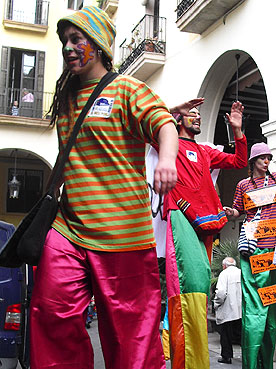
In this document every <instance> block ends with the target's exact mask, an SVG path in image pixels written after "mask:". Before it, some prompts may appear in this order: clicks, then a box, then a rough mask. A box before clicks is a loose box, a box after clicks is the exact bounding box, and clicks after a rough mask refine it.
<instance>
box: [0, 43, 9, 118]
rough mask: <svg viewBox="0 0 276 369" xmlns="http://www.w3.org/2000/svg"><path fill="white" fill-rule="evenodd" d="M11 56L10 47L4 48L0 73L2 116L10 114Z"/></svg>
mask: <svg viewBox="0 0 276 369" xmlns="http://www.w3.org/2000/svg"><path fill="white" fill-rule="evenodd" d="M10 55H11V49H10V47H8V46H2V52H1V71H0V114H8V113H9V97H8V96H9V94H8V70H9V65H10Z"/></svg>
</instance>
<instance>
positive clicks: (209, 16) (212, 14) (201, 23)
mask: <svg viewBox="0 0 276 369" xmlns="http://www.w3.org/2000/svg"><path fill="white" fill-rule="evenodd" d="M244 1H245V0H224V1H221V0H182V1H180V0H178V4H177V9H176V12H177V21H176V25H177V27H178V28H179V29H180V31H182V32H191V33H197V34H202V33H203V32H204V31H206V30H207V29H208V28H209V27H210V26H211V25H212V24H214V23H215V22H216V21H217V20H219V19H220V18H221V17H223V16H225V15H226V14H227V13H229V12H230V11H231V10H234V9H235V8H236V7H237V6H239V5H240V4H241V3H243V2H244Z"/></svg>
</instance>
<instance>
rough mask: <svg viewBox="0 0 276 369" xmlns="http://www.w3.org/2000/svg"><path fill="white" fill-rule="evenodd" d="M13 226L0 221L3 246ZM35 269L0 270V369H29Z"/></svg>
mask: <svg viewBox="0 0 276 369" xmlns="http://www.w3.org/2000/svg"><path fill="white" fill-rule="evenodd" d="M14 230H15V227H14V225H13V224H9V223H6V222H2V221H0V246H2V245H3V244H4V243H5V242H6V241H7V240H8V238H9V237H10V236H11V235H12V233H13V232H14ZM32 286H33V268H32V267H30V266H27V265H26V264H24V265H23V266H22V267H20V268H3V267H0V368H1V369H15V368H16V367H17V364H18V360H19V361H20V364H21V367H22V368H23V369H25V368H26V369H27V368H28V367H29V324H28V318H29V315H28V313H29V302H30V296H31V290H32Z"/></svg>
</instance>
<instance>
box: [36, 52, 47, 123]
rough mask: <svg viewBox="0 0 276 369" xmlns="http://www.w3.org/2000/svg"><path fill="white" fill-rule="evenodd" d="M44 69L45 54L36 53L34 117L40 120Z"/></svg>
mask: <svg viewBox="0 0 276 369" xmlns="http://www.w3.org/2000/svg"><path fill="white" fill-rule="evenodd" d="M44 67H45V52H44V51H37V52H36V66H35V94H36V96H35V103H36V117H37V118H42V113H43V88H44Z"/></svg>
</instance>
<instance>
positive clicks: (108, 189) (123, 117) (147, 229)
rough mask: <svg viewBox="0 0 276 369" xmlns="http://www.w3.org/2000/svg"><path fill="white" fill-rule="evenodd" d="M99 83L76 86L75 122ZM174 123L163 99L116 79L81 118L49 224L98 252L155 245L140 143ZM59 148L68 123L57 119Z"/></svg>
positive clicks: (129, 81) (126, 78)
mask: <svg viewBox="0 0 276 369" xmlns="http://www.w3.org/2000/svg"><path fill="white" fill-rule="evenodd" d="M97 83H98V80H93V81H89V82H87V83H86V84H84V85H83V86H82V89H81V90H80V91H78V95H77V107H76V109H75V121H76V119H77V117H78V115H79V114H80V112H81V110H82V108H83V106H84V105H85V103H86V101H87V100H88V97H89V96H90V94H91V92H92V91H93V90H94V88H95V86H96V85H97ZM169 122H173V123H175V121H174V119H173V118H172V116H171V114H170V113H169V111H168V109H167V108H166V106H165V104H164V103H163V101H162V100H161V99H160V98H159V97H158V96H157V95H156V94H155V93H154V92H153V91H152V90H151V89H150V88H149V87H148V86H146V85H145V84H144V83H142V82H140V81H138V80H136V79H134V78H132V77H129V76H121V75H120V76H118V77H117V78H116V79H115V80H114V81H113V82H111V84H109V85H108V86H107V87H105V88H104V90H103V91H102V93H101V94H100V96H99V97H98V98H97V100H96V101H95V103H94V104H93V106H92V108H91V110H90V111H89V113H88V114H87V116H86V118H85V119H84V122H83V124H82V127H81V129H80V132H79V134H78V137H77V141H76V144H75V146H74V147H73V148H72V150H71V152H70V156H69V159H68V161H67V163H66V166H65V168H64V188H63V193H62V198H61V203H60V209H59V211H58V213H57V217H56V219H55V221H54V223H53V227H54V228H55V229H56V230H57V231H58V232H60V233H61V234H62V235H63V236H64V237H66V238H67V239H69V240H70V241H71V242H73V243H75V244H77V245H79V246H82V247H85V248H88V249H91V250H102V251H129V250H138V249H146V248H151V247H154V246H155V240H154V235H153V230H152V219H151V210H150V204H149V195H148V188H147V183H146V179H145V144H146V142H155V143H156V142H157V137H158V132H159V129H160V128H161V127H162V126H163V125H164V124H167V123H169ZM57 128H58V136H59V142H60V150H62V148H63V147H64V145H65V143H66V141H67V139H68V132H69V129H70V127H69V119H68V117H67V116H66V115H62V116H60V117H59V120H58V123H57Z"/></svg>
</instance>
